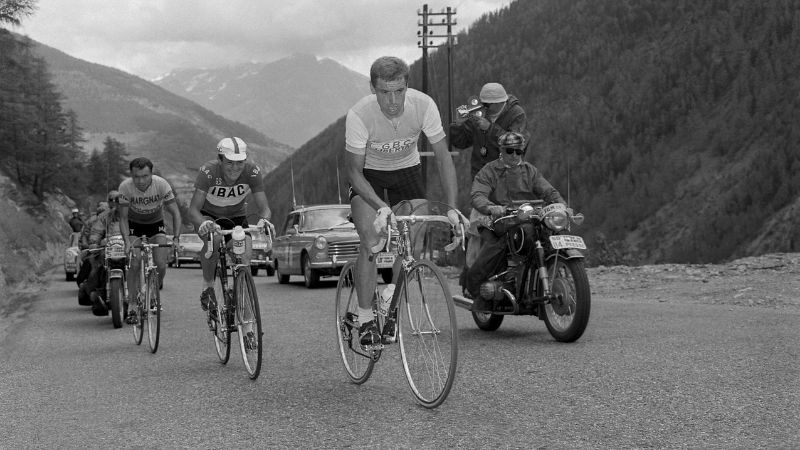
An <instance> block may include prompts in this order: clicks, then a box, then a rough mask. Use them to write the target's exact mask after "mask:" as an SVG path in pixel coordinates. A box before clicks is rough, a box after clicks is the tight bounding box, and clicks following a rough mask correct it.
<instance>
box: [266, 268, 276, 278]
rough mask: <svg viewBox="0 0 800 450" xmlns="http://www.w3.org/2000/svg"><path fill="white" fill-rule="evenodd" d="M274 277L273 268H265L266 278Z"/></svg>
mask: <svg viewBox="0 0 800 450" xmlns="http://www.w3.org/2000/svg"><path fill="white" fill-rule="evenodd" d="M273 275H275V268H274V267H272V266H267V276H268V277H271V276H273Z"/></svg>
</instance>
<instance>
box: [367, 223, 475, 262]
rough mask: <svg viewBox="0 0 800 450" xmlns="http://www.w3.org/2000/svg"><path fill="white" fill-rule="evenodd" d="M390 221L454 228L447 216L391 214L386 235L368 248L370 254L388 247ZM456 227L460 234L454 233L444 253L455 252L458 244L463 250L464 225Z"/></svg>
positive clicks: (460, 224)
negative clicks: (444, 225) (423, 223)
mask: <svg viewBox="0 0 800 450" xmlns="http://www.w3.org/2000/svg"><path fill="white" fill-rule="evenodd" d="M393 219H394V220H393ZM391 221H394V222H408V223H410V224H413V223H416V222H441V223H445V224H447V225H450V228H453V229H455V228H456V227H455V226H454V225H453V224H452V223H450V219H449V218H448V217H447V216H442V215H431V214H421V215H417V214H412V215H410V216H395V215H394V214H391V215H390V216H389V217H388V218H387V226H386V229H387V234H386V236H381V238H380V240H379V241H378V243H377V244H376V245H374V246H372V247H370V251H371V252H372V253H378V252H380V251H381V250H383V249H384V248H387V247H388V246H389V243H390V242H391V241H392V226H391V225H390V224H389V223H390V222H391ZM458 227H459V228H460V229H461V234H459V233H454V236H453V240H452V241H451V242H450V243H449V244H447V245H446V246H445V247H444V249H445V251H448V252H451V251H453V250H455V248H456V247H457V246H458V245H459V244H461V249H462V250H464V232H465V231H466V230H464V224H463V223H460V222H459V224H458Z"/></svg>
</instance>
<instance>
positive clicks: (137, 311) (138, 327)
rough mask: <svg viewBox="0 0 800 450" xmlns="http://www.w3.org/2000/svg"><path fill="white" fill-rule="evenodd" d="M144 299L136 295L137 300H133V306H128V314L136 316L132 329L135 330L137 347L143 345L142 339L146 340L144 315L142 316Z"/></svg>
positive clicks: (134, 337) (134, 336)
mask: <svg viewBox="0 0 800 450" xmlns="http://www.w3.org/2000/svg"><path fill="white" fill-rule="evenodd" d="M142 309H143V307H142V299H141V297H140V295H139V294H138V293H137V294H136V300H133V304H132V305H129V306H128V314H133V315H135V316H136V321H135V323H134V324H133V326H132V327H131V329H132V330H133V342H135V343H136V345H141V344H142V339H144V323H143V321H144V317H145V316H144V314H142Z"/></svg>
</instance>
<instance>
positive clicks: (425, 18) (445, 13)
mask: <svg viewBox="0 0 800 450" xmlns="http://www.w3.org/2000/svg"><path fill="white" fill-rule="evenodd" d="M417 15H418V16H421V19H420V20H418V21H417V25H418V26H420V27H422V30H419V31H417V36H419V37H420V40H419V41H417V47H419V48H421V49H422V92H424V93H426V94H428V49H429V48H438V47H445V46H446V47H447V116H446V117H447V122H445V123H444V126H445V127H446V126H448V125H449V124H450V122H451V121H452V113H453V54H452V48H453V46H454V45H456V44H457V42H456V38H455V36H453V26H454V25H456V24H457V23H456V19H455V15H456V10H455V8H450V7H449V6H448V7H447V8H444V9H442V10H441V11H440V12H438V13H437V12H431V11H429V10H428V4H427V3H426V4H424V5H422V11H420V10H417ZM437 17H442V20H441V22H439V23H436V22H434V18H437ZM435 27H446V28H447V32H446V33H447V34H440V33H439V32H436V33H434V31H433V30H432V29H431V28H435ZM442 39H446V41H445V42H444V43H442V41H441V40H442ZM420 147H421V148H420V149H419V150H420V156H422V157H423V158H422V177H423V183H424V184H425V188H426V190H427V184H428V183H427V181H428V167H427V166H428V165H427V164H426V161H425V157H427V156H432V155H433V152H429V151H427V150H428V149H427V140H425V139H423V141H422V142H421V146H420Z"/></svg>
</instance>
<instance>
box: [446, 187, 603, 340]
mask: <svg viewBox="0 0 800 450" xmlns="http://www.w3.org/2000/svg"><path fill="white" fill-rule="evenodd" d="M582 223H583V215H582V214H579V213H578V214H575V213H573V211H572V210H571V209H569V208H567V207H566V206H565V205H564V204H561V203H554V204H551V205H547V206H544V202H543V201H541V200H535V201H524V202H515V203H514V205H512V206H511V207H507V208H506V214H505V215H504V216H502V217H499V218H497V219H495V220H494V221H493V222H492V223H491V225H490V228H491V229H492V230H493V231H494V233H495V234H496V235H497V236H501V235H502V236H504V237H505V239H506V254H505V258H506V260H505V262H506V264H499V271H498V272H497V273H494V274H493V275H491V276H490V277H489V278H488V279H487V280H485V281H483V282H482V283H481V286H480V297H481V299H482V300H484V301H483V302H481V303H482V304H483V305H488V306H485V307H482V308H481V309H480V310H476V309H475V308H474V306H475V302H474V301H473V300H471V299H469V298H466V297H464V296H460V295H456V296H454V300H455V302H456V304H457V305H459V306H461V307H463V308H466V309H469V310H470V311H471V312H472V318H473V319H474V321H475V324H476V325H477V326H478V328H480V329H481V330H484V331H495V330H497V329H498V328H499V327H500V324H502V322H503V318H504V317H505V316H506V315H533V316H537V317H538V318H539V320H542V321H544V323H545V325H546V326H547V330H548V331H549V332H550V335H551V336H553V338H555V340H557V341H559V342H574V341H576V340H577V339H578V338H580V337H581V335H582V334H583V332H584V331H585V330H586V326H587V324H588V322H589V312H590V309H591V291H590V289H589V279H588V277H587V275H586V268H585V267H584V263H583V259H584V255H583V254H582V253H581V252H580V250H585V249H586V245H585V243H584V242H583V239H582V238H581V237H580V236H573V235H569V234H564V232H565V231H569V230H570V225H571V224H575V225H581V224H582Z"/></svg>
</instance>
